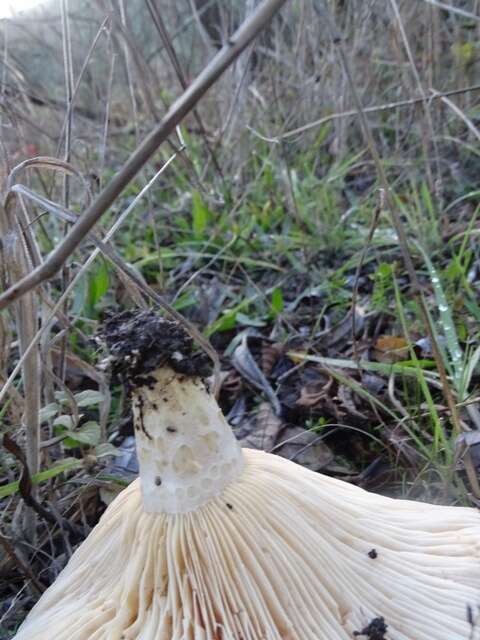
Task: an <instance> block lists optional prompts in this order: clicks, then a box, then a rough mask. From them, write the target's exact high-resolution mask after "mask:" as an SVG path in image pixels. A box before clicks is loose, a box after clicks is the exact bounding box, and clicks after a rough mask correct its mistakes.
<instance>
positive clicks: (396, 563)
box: [15, 449, 480, 640]
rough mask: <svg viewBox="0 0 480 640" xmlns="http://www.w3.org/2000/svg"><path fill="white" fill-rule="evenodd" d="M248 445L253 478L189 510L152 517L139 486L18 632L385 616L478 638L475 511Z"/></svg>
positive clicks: (247, 629) (149, 634) (273, 637)
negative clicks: (368, 486) (395, 494)
mask: <svg viewBox="0 0 480 640" xmlns="http://www.w3.org/2000/svg"><path fill="white" fill-rule="evenodd" d="M244 453H245V459H246V465H245V469H244V471H243V473H242V475H241V477H240V478H239V479H238V480H237V481H235V482H233V483H232V484H231V485H230V486H229V487H228V488H227V489H226V490H225V491H224V492H223V493H222V494H221V495H220V496H219V497H217V498H214V499H212V500H211V501H210V502H209V503H208V504H206V505H204V506H202V507H200V508H198V509H196V510H195V511H192V512H189V513H183V514H174V515H171V514H170V515H169V514H149V513H145V512H144V511H143V508H142V496H141V491H140V481H139V480H137V481H135V482H134V483H132V484H131V485H130V486H129V487H128V488H127V489H125V490H124V491H123V492H122V493H121V494H120V495H119V496H118V497H117V498H116V500H115V501H114V502H112V504H111V505H110V506H109V507H108V509H107V510H106V512H105V514H104V515H103V516H102V518H101V520H100V522H99V524H98V525H97V526H96V527H95V528H94V530H93V531H92V533H91V534H90V535H89V537H88V538H87V540H86V541H85V542H84V543H83V544H82V545H81V546H80V547H79V549H78V550H77V551H76V553H75V554H74V555H73V557H72V559H71V560H70V562H69V563H68V565H67V567H66V568H65V569H64V571H63V572H62V573H61V574H60V576H59V577H58V578H57V580H56V582H55V583H54V584H53V585H52V586H51V587H50V588H49V589H48V590H47V592H46V593H45V594H44V595H43V596H42V598H41V599H40V601H39V602H38V603H37V605H36V606H35V607H34V609H33V610H32V612H31V613H30V614H29V616H28V617H27V619H26V621H25V622H24V624H23V625H22V627H21V628H20V630H19V632H18V633H17V635H16V636H15V640H27V638H28V640H51V639H52V638H55V640H87V639H88V640H134V639H135V640H349V639H350V640H351V639H352V638H355V637H357V635H358V633H357V634H355V632H361V631H362V630H364V629H365V628H366V627H367V626H368V625H369V623H371V621H372V620H375V619H378V618H381V617H383V618H384V621H385V624H386V625H387V631H386V634H385V636H384V637H385V639H388V640H432V638H435V640H460V639H461V638H464V639H465V640H466V639H467V638H469V637H471V636H470V635H469V634H470V632H471V626H470V624H469V622H468V616H467V611H468V610H469V609H468V608H469V607H471V608H472V609H476V605H477V604H478V603H479V602H480V553H479V542H478V541H479V540H480V514H479V513H478V512H477V511H476V510H474V509H469V508H462V507H458V508H457V507H442V506H435V505H428V504H424V503H416V502H412V501H406V500H394V499H391V498H386V497H382V496H378V495H376V494H372V493H368V492H366V491H364V490H362V489H360V488H358V487H355V486H352V485H349V484H347V483H345V482H342V481H339V480H335V479H333V478H329V477H327V476H323V475H320V474H316V473H313V472H311V471H308V470H306V469H303V468H302V467H300V466H298V465H296V464H295V463H293V462H290V461H287V460H284V459H282V458H279V457H277V456H273V455H271V454H267V453H263V452H259V451H253V450H248V449H246V450H244ZM359 637H360V638H363V637H366V636H359Z"/></svg>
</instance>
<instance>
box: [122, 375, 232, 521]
mask: <svg viewBox="0 0 480 640" xmlns="http://www.w3.org/2000/svg"><path fill="white" fill-rule="evenodd" d="M146 380H147V384H146V385H145V386H142V387H139V388H137V389H135V391H134V393H133V412H134V424H135V435H136V443H137V455H138V460H139V464H140V479H141V484H142V495H143V506H144V509H145V511H146V512H148V513H186V512H187V511H193V510H194V509H197V508H198V507H200V506H201V505H203V504H205V503H207V502H208V501H209V500H211V499H212V498H214V497H216V496H218V495H220V494H221V493H222V491H224V489H225V488H226V487H227V485H228V484H230V483H231V482H232V481H233V480H236V479H237V478H238V477H239V475H240V473H241V471H242V469H243V467H244V460H243V454H242V450H241V448H240V446H239V444H238V442H237V441H236V439H235V436H234V435H233V433H232V430H231V428H230V426H229V424H228V423H227V421H226V420H225V418H224V417H223V414H222V412H221V411H220V409H219V407H218V405H217V403H216V401H215V398H214V397H213V396H211V395H210V394H209V393H208V392H207V390H206V389H205V385H204V383H203V382H202V380H201V379H200V378H198V377H194V378H190V377H187V376H183V375H181V374H179V373H176V372H175V371H173V370H172V369H170V368H163V369H158V370H157V371H155V372H154V373H153V374H150V375H149V376H147V378H146Z"/></svg>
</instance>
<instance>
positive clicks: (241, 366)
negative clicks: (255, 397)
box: [232, 335, 281, 415]
mask: <svg viewBox="0 0 480 640" xmlns="http://www.w3.org/2000/svg"><path fill="white" fill-rule="evenodd" d="M232 364H233V366H234V367H235V369H236V370H237V371H238V372H239V373H240V374H241V375H242V376H243V377H244V378H245V379H246V380H248V382H250V384H251V385H253V386H254V387H256V388H257V389H260V390H261V391H263V392H264V394H265V395H266V396H267V398H268V400H269V401H270V403H271V404H272V407H273V408H274V410H275V413H276V414H277V415H280V412H281V407H280V402H279V401H278V398H277V396H276V395H275V392H274V391H273V389H272V387H271V386H270V383H269V382H268V380H267V379H266V377H265V376H264V375H263V373H262V372H261V371H260V369H259V367H258V365H257V363H256V362H255V360H254V358H253V356H252V354H251V353H250V349H249V348H248V345H247V336H246V335H244V336H243V339H242V341H241V343H240V344H239V345H238V347H237V348H236V349H235V351H234V352H233V354H232Z"/></svg>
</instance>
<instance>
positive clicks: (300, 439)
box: [274, 426, 333, 471]
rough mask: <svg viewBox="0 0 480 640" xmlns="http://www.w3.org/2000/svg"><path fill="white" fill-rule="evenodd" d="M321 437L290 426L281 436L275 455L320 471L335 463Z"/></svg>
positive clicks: (283, 430)
mask: <svg viewBox="0 0 480 640" xmlns="http://www.w3.org/2000/svg"><path fill="white" fill-rule="evenodd" d="M321 438H323V436H319V435H318V434H317V433H313V432H312V431H306V430H305V429H302V428H301V427H295V426H288V427H285V428H284V429H282V431H281V433H280V434H279V440H280V442H279V444H278V445H277V446H276V447H275V450H274V453H276V454H278V455H279V456H282V457H283V458H288V459H289V460H293V461H294V462H297V463H298V464H301V465H302V467H306V468H307V469H310V470H312V471H320V470H321V469H324V468H325V467H327V466H328V465H329V464H330V463H331V462H332V461H333V453H332V451H331V450H330V447H328V446H327V445H326V444H325V443H324V442H323V441H322V440H321Z"/></svg>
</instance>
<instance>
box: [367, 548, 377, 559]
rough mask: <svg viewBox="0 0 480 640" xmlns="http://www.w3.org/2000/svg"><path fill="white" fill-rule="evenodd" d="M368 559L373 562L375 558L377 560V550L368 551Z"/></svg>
mask: <svg viewBox="0 0 480 640" xmlns="http://www.w3.org/2000/svg"><path fill="white" fill-rule="evenodd" d="M368 557H369V558H371V559H372V560H375V558H378V553H377V550H376V549H370V551H369V552H368Z"/></svg>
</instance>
